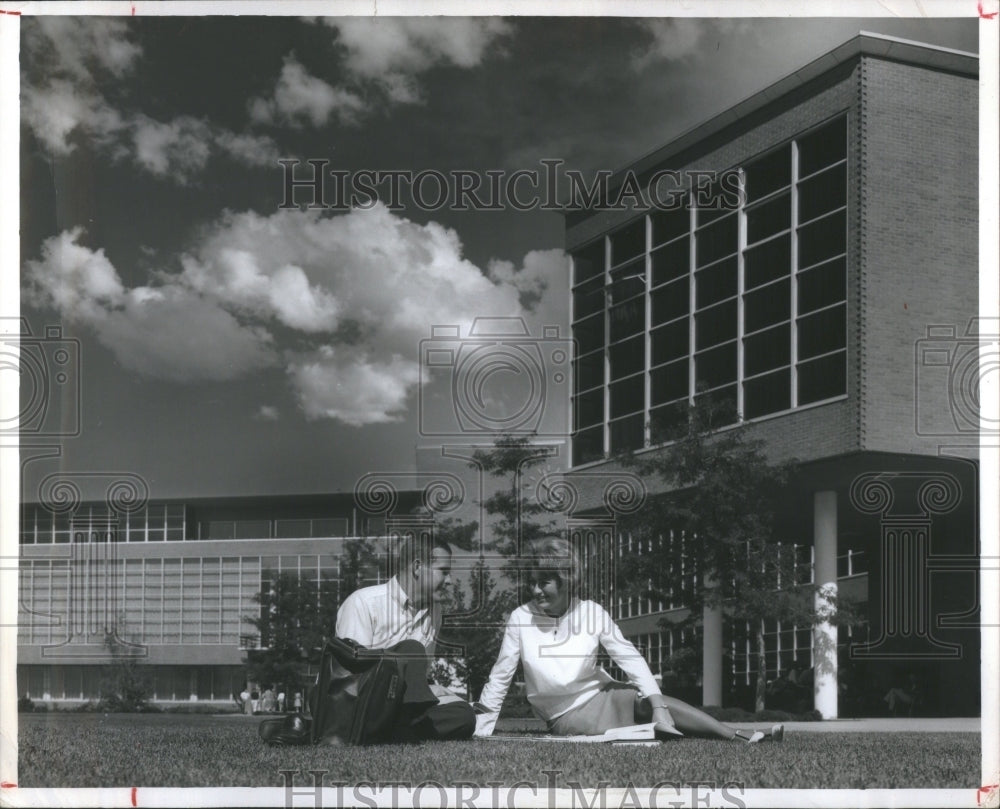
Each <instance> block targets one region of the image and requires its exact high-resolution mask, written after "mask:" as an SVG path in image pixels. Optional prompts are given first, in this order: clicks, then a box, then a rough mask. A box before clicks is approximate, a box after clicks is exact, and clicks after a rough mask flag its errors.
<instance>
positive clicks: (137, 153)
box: [22, 16, 278, 183]
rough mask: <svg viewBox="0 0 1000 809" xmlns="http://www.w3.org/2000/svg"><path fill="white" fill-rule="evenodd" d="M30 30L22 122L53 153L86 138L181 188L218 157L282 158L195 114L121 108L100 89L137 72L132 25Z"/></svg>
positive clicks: (60, 23)
mask: <svg viewBox="0 0 1000 809" xmlns="http://www.w3.org/2000/svg"><path fill="white" fill-rule="evenodd" d="M24 31H25V36H24V42H25V53H26V57H27V59H26V61H27V63H28V67H27V70H26V74H25V78H24V83H23V88H24V91H23V94H22V118H23V121H24V123H25V125H26V126H27V127H28V128H29V129H31V131H32V132H33V133H34V134H35V136H36V137H37V138H38V140H39V141H40V142H41V143H42V144H43V145H44V146H45V148H46V149H47V150H48V151H49V152H51V153H52V154H54V155H66V154H69V153H70V152H72V151H73V149H74V148H75V146H76V143H77V141H78V139H80V138H86V139H87V140H89V141H90V142H92V143H93V144H94V145H95V146H96V147H97V148H99V149H103V150H105V151H107V153H108V154H109V155H110V156H111V157H113V158H114V159H131V160H132V161H133V162H134V163H135V164H136V165H137V166H139V167H140V168H142V169H143V170H145V171H148V172H149V173H151V174H153V175H154V176H157V177H161V178H166V179H171V180H174V181H176V182H180V183H186V182H188V181H189V180H190V179H191V177H192V176H193V175H194V174H195V173H196V172H197V171H199V170H200V169H202V168H204V166H205V164H206V163H207V162H208V160H209V158H210V156H211V155H212V154H213V153H219V154H224V155H228V156H229V157H231V158H233V159H235V160H238V161H239V162H241V163H245V164H247V165H267V164H271V165H273V163H274V162H275V161H276V160H277V158H278V148H277V145H276V144H275V143H274V141H273V140H272V139H271V138H269V137H265V136H250V135H240V134H237V133H234V132H232V131H230V130H228V129H225V128H222V127H217V126H214V125H213V124H211V123H209V122H208V121H205V120H202V119H198V118H194V117H191V116H179V117H177V118H174V119H172V120H169V121H159V120H155V119H153V118H151V117H149V116H147V115H145V114H143V113H141V112H128V111H124V110H122V111H120V110H119V109H117V108H116V106H115V104H113V103H112V102H111V101H109V99H108V97H107V96H106V95H105V93H104V92H102V89H101V88H103V87H107V86H111V85H115V84H118V83H119V82H118V81H117V80H121V79H124V78H126V77H127V76H128V75H129V74H131V73H133V72H134V71H135V69H136V67H137V65H138V63H139V60H140V59H141V56H142V48H141V47H140V46H139V45H138V44H136V43H135V42H134V41H133V39H132V33H133V32H132V29H131V27H130V26H129V24H128V23H127V22H126V21H124V20H121V19H109V18H104V17H45V16H42V17H34V18H32V19H31V20H30V21H26V22H25V24H24Z"/></svg>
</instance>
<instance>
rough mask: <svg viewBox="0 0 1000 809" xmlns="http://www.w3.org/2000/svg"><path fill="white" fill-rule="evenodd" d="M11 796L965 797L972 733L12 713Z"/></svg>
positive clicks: (973, 767)
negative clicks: (809, 792)
mask: <svg viewBox="0 0 1000 809" xmlns="http://www.w3.org/2000/svg"><path fill="white" fill-rule="evenodd" d="M18 719H19V723H20V727H19V749H18V785H19V786H21V787H105V786H139V787H144V786H145V787H204V786H248V787H249V786H271V787H277V786H284V784H285V781H284V779H283V777H282V776H281V774H280V772H279V771H280V770H289V769H291V770H300V771H302V775H300V776H296V780H295V783H296V787H297V788H298V787H299V786H302V787H305V786H308V785H309V784H310V783H311V781H310V776H309V775H308V774H307V771H308V770H326V771H327V774H326V776H325V779H324V783H326V784H327V785H329V784H331V783H333V782H335V781H343V782H346V783H348V784H354V783H358V782H361V781H370V782H375V783H377V784H386V783H388V782H391V781H406V782H410V783H412V784H417V783H420V782H423V781H427V780H434V781H438V782H440V783H443V784H445V785H446V786H450V785H454V784H455V783H456V782H461V781H465V782H473V783H477V784H480V785H486V784H487V782H490V781H493V782H496V781H500V782H502V783H504V784H507V785H512V784H514V783H515V782H517V781H520V780H527V781H532V782H536V783H538V784H541V785H547V784H549V780H548V776H546V775H545V774H544V771H545V770H557V771H558V772H559V774H558V776H556V786H557V787H562V788H565V787H572V786H573V782H578V783H579V784H580V785H581V786H583V787H596V786H598V785H599V784H600V782H601V781H605V782H608V783H609V785H610V786H626V785H628V784H629V783H631V784H634V785H636V786H653V785H654V784H656V783H657V782H662V781H696V780H701V781H714V782H716V783H721V782H727V781H736V782H742V783H743V784H745V786H746V788H748V789H751V788H785V789H788V788H812V789H819V788H825V789H851V788H885V789H894V788H923V789H929V788H931V789H932V788H962V787H972V788H975V787H976V786H978V784H979V780H980V741H979V735H978V734H975V733H927V734H918V733H805V732H801V733H797V734H796V733H789V734H786V738H785V742H784V743H783V744H760V745H747V744H743V743H737V742H720V741H705V740H699V739H686V740H683V741H678V742H672V743H668V744H663V745H659V746H657V747H642V746H638V747H621V746H611V745H600V744H555V743H551V742H530V741H524V740H518V741H511V742H501V741H496V740H482V739H479V740H473V741H469V742H437V743H428V744H422V745H407V746H403V745H386V746H383V747H367V748H365V747H354V748H312V747H297V748H268V747H266V746H265V745H264V744H263V743H262V742H261V741H260V739H259V738H258V737H257V725H258V720H256V719H255V718H254V719H252V718H248V717H238V716H225V717H213V716H198V715H191V716H182V715H169V714H153V715H148V714H147V715H136V714H109V715H104V714H71V713H49V714H21V715H20V716H19V717H18Z"/></svg>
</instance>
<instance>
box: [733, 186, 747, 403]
mask: <svg viewBox="0 0 1000 809" xmlns="http://www.w3.org/2000/svg"><path fill="white" fill-rule="evenodd" d="M739 177H740V180H739V182H740V195H739V202H738V203H737V205H738V208H737V213H736V216H737V230H736V233H737V236H736V238H737V249H736V418H737V419H738V420H739V421H743V377H744V372H743V354H744V347H743V333H744V331H745V328H746V327H745V323H744V319H743V305H744V304H743V292H744V290H745V289H746V281H745V279H744V277H743V266H744V260H743V252H744V251H745V250H746V248H747V213H746V183H745V180H746V173H745V172H744V171H743V170H742V169H741V170H740V174H739Z"/></svg>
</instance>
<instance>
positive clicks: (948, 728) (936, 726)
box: [497, 716, 980, 733]
mask: <svg viewBox="0 0 1000 809" xmlns="http://www.w3.org/2000/svg"><path fill="white" fill-rule="evenodd" d="M726 724H727V725H733V726H734V727H741V728H752V729H754V730H770V729H771V726H772V725H773V724H774V723H773V722H726ZM782 724H784V726H785V731H786V732H788V733H873V732H874V733H979V731H980V721H979V717H976V716H974V717H913V718H910V717H906V718H893V717H871V718H867V719H828V720H826V721H824V722H783V723H782ZM525 730H532V731H538V732H540V733H541V732H544V730H545V723H544V722H542V721H541V720H537V719H501V720H500V721H499V722H498V723H497V731H499V732H500V733H503V732H504V731H508V732H509V731H514V732H524V731H525Z"/></svg>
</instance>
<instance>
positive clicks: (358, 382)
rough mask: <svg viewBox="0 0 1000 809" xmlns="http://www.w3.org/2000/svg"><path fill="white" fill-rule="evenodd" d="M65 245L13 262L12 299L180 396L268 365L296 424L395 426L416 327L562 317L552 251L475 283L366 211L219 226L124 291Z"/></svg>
mask: <svg viewBox="0 0 1000 809" xmlns="http://www.w3.org/2000/svg"><path fill="white" fill-rule="evenodd" d="M81 237H82V231H81V230H80V229H75V230H72V231H67V232H64V233H62V234H60V235H59V236H56V237H53V238H51V239H49V240H47V241H46V242H45V244H44V246H43V248H42V253H41V258H40V259H37V260H33V261H29V262H27V265H26V272H25V278H26V282H27V284H28V289H27V290H26V296H27V298H28V299H29V300H31V301H32V302H34V303H36V304H42V305H50V306H53V307H55V308H56V309H57V310H59V312H60V313H61V314H62V315H63V316H64V317H65V318H66V319H67V320H76V321H78V322H81V323H83V324H84V325H86V326H89V327H90V328H92V329H93V330H94V332H95V333H96V334H97V336H98V338H99V339H100V341H101V342H102V343H103V344H104V345H106V346H107V347H108V348H109V349H110V350H111V351H113V352H114V354H115V356H116V357H117V358H118V359H119V361H120V362H121V363H122V364H123V365H124V366H125V367H127V368H129V369H133V370H137V371H139V372H141V373H143V374H147V375H150V376H158V377H162V378H166V379H170V380H177V381H191V380H196V379H233V378H236V377H238V376H241V375H243V374H246V373H249V372H252V371H254V370H256V369H259V368H263V367H267V366H268V365H271V364H273V363H275V362H280V363H281V364H282V365H283V367H284V369H285V371H286V374H287V379H288V382H289V384H290V387H291V389H292V392H293V394H294V395H295V396H296V397H297V399H298V402H299V404H300V406H301V409H302V411H303V413H304V414H305V415H306V417H307V418H311V419H321V418H330V419H336V420H339V421H341V422H344V423H346V424H350V425H355V426H357V425H362V424H378V423H383V422H386V421H391V420H394V419H398V418H401V417H402V416H403V415H404V414H405V413H406V412H408V410H409V409H410V406H411V405H412V402H411V401H409V399H410V397H411V396H412V395H413V394H414V393H415V390H416V387H417V386H418V385H419V384H420V383H421V369H420V345H421V341H422V340H425V339H427V338H429V337H430V336H431V328H432V326H435V325H449V326H457V327H458V328H459V331H460V334H462V335H468V333H469V329H470V327H471V324H472V322H473V320H474V319H475V318H477V317H517V316H522V315H526V314H528V313H530V312H532V311H534V312H535V318H541V319H543V322H544V324H545V325H550V324H551V322H552V320H551V318H558V317H560V315H559V314H558V313H557V312H556V309H558V307H559V306H561V307H562V308H563V309H565V303H561V304H558V305H557V304H556V303H555V301H556V299H557V298H565V292H564V290H565V285H564V283H565V282H564V275H565V259H564V258H563V256H562V253H561V251H552V250H549V251H533V252H531V253H529V254H528V255H527V256H525V258H524V260H523V261H522V262H521V263H520V266H517V265H516V264H515V263H514V262H508V261H493V262H490V264H489V265H488V269H487V271H485V272H484V271H483V270H482V269H480V268H479V267H477V266H476V265H475V264H473V263H472V262H470V261H469V260H468V259H466V258H465V257H464V256H463V254H462V244H461V241H460V240H459V238H458V236H457V234H456V233H455V232H454V231H453V230H450V229H448V228H445V227H443V226H441V225H439V224H437V223H435V222H429V223H427V224H417V223H414V222H412V221H410V220H407V219H405V218H403V217H401V216H397V215H394V214H393V213H392V212H390V211H389V210H388V209H387V208H386V207H385V206H384V205H382V204H377V205H376V206H374V207H373V208H371V209H368V210H354V211H351V212H349V213H346V214H331V213H329V212H325V211H319V210H306V211H298V210H296V211H290V210H288V211H278V212H275V213H274V214H271V215H269V216H263V215H261V214H258V213H254V212H242V213H234V212H227V213H225V214H224V215H223V216H222V217H220V218H219V220H217V221H216V222H215V223H214V224H213V225H211V226H210V227H207V228H205V229H204V230H203V231H202V233H201V234H200V236H199V237H198V238H197V240H196V241H195V242H194V243H192V244H191V245H190V246H189V249H188V250H187V251H186V252H185V253H183V254H182V255H180V256H178V257H177V264H178V265H179V270H178V269H177V267H173V268H171V270H170V271H169V272H168V271H166V270H159V271H157V272H155V273H154V274H153V277H154V281H153V282H152V283H150V284H149V285H145V286H137V287H134V288H132V289H127V288H125V287H124V285H123V284H122V281H121V276H120V275H119V273H118V271H117V270H116V268H115V267H114V266H113V264H112V262H111V261H110V259H109V258H108V257H107V256H106V255H105V253H104V251H102V250H92V249H91V248H89V247H86V246H84V245H82V244H80V239H81ZM560 273H562V275H560ZM561 278H562V279H563V280H559V279H561ZM562 318H563V320H562V322H564V321H565V315H564V314H563V315H562ZM556 322H559V321H556ZM262 417H264V416H263V411H262Z"/></svg>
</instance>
